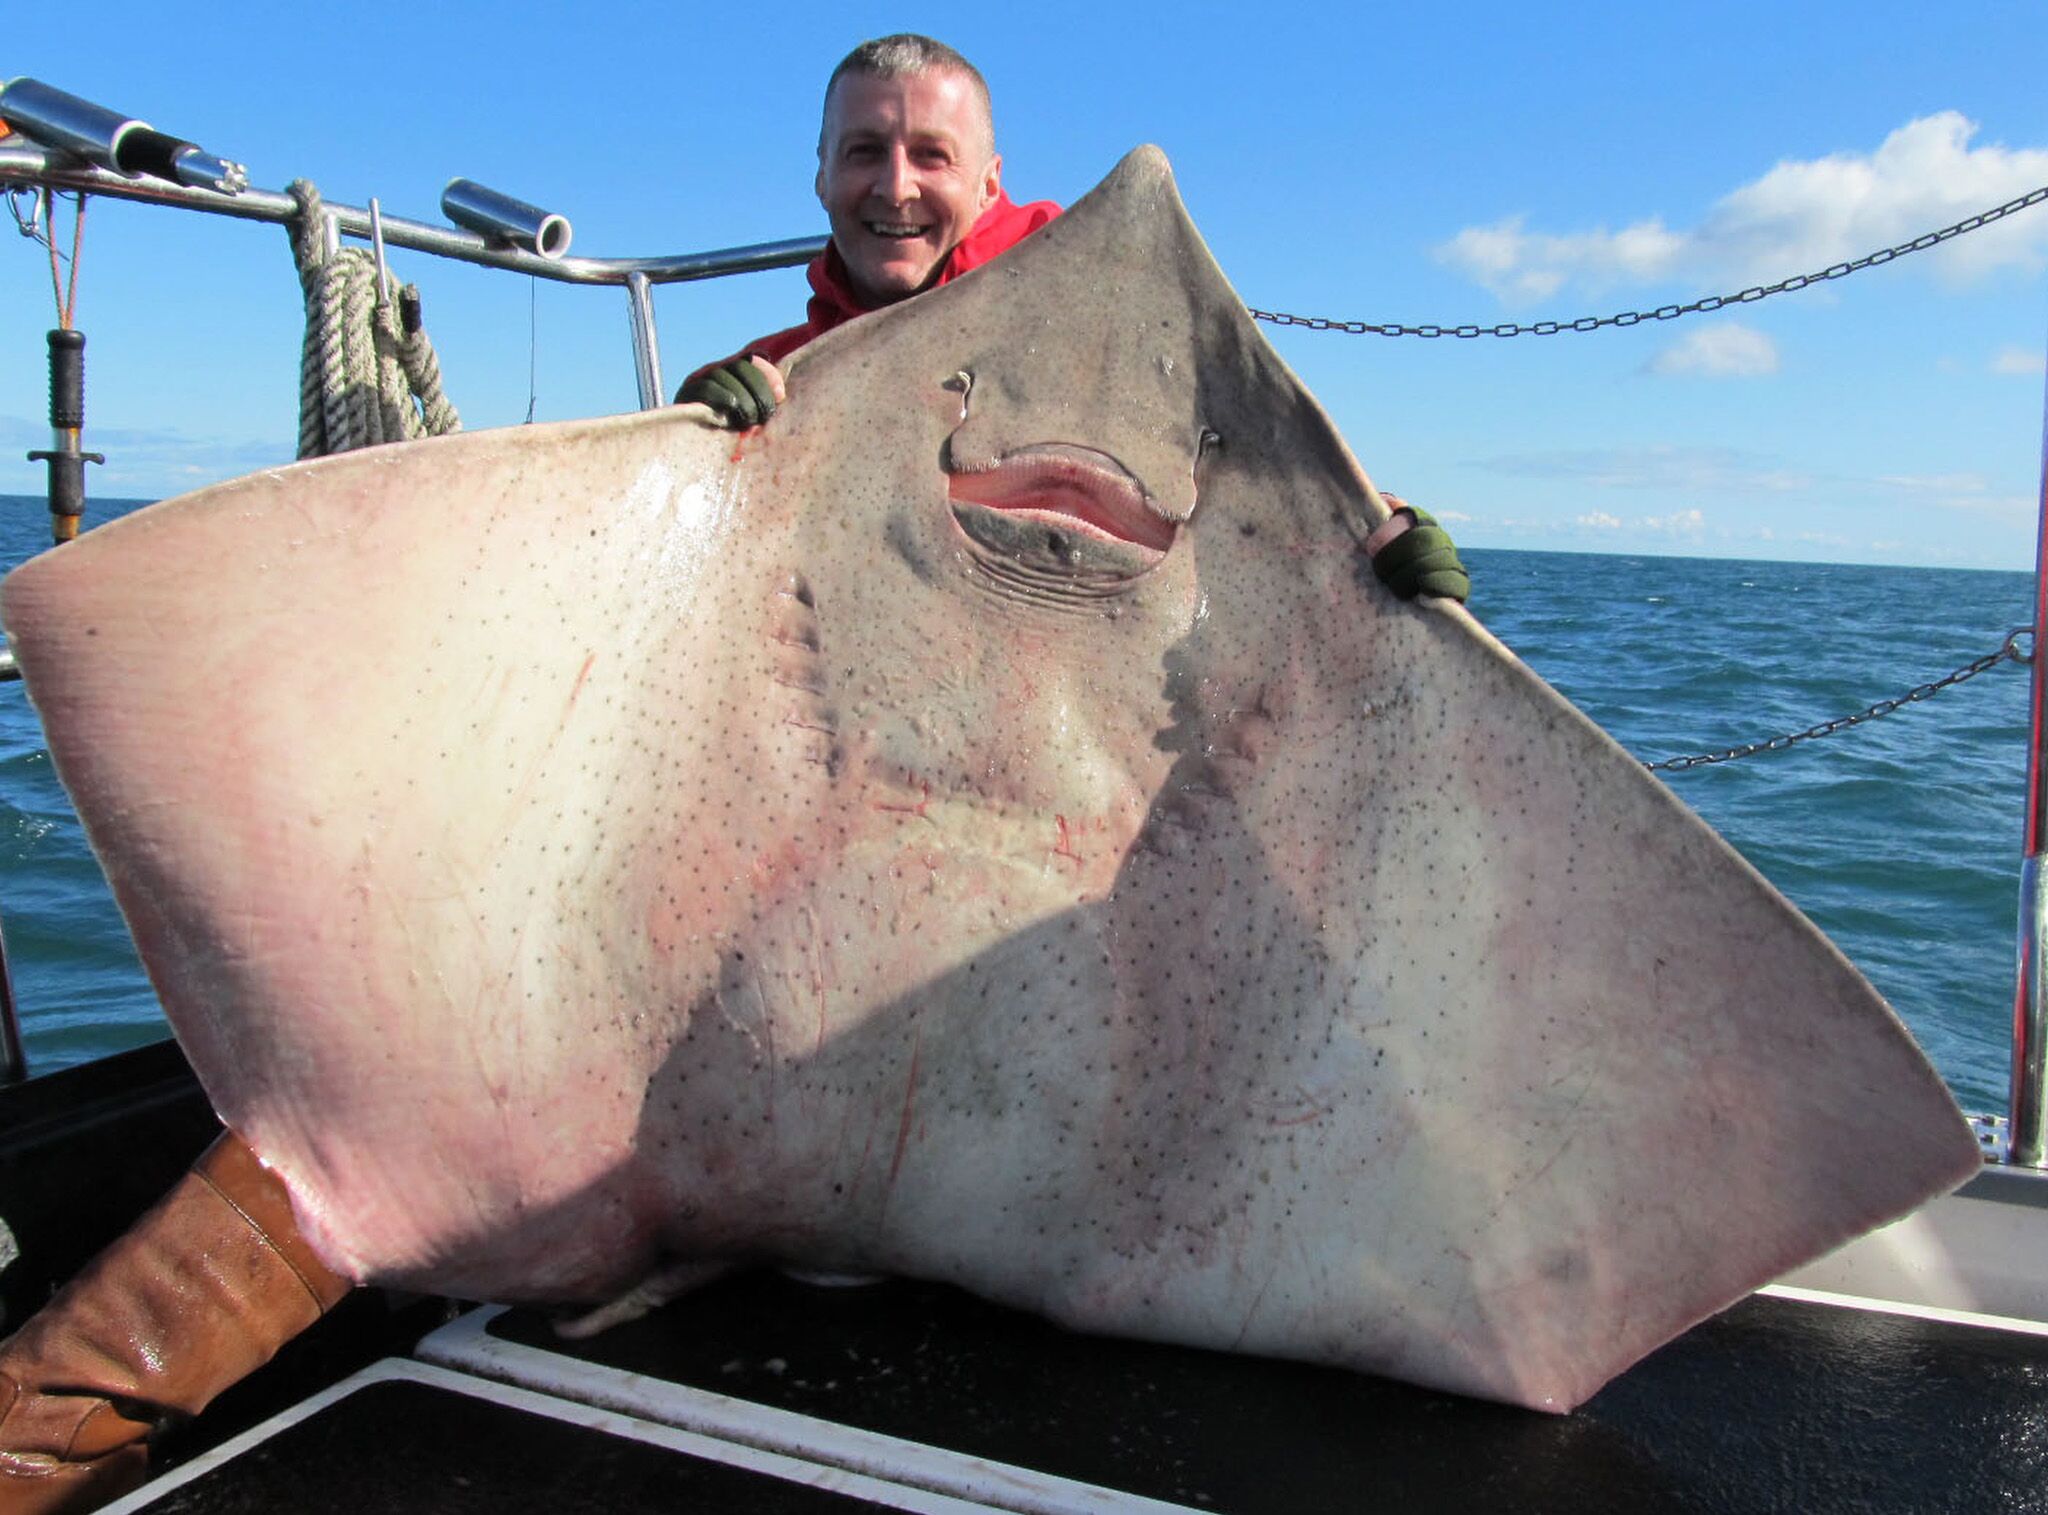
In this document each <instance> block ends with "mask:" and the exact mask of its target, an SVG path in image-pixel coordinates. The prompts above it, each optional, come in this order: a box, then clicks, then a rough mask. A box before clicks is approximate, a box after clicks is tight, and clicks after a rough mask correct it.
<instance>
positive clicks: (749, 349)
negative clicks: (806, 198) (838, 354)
mask: <svg viewBox="0 0 2048 1515" xmlns="http://www.w3.org/2000/svg"><path fill="white" fill-rule="evenodd" d="M1059 213H1060V208H1059V206H1057V205H1056V204H1054V203H1053V202H1052V201H1050V200H1033V201H1032V202H1031V203H1030V204H1029V205H1018V204H1016V203H1014V202H1013V201H1012V200H1011V199H1010V197H1009V196H1008V195H1006V194H1003V193H1001V192H1000V191H999V192H998V193H997V195H996V203H995V204H993V205H991V206H990V207H989V208H988V209H987V210H985V211H983V212H982V213H981V216H980V218H979V219H978V220H976V221H975V223H974V229H973V230H972V231H970V232H968V234H967V235H966V236H964V237H962V238H961V239H960V244H959V246H957V247H955V248H954V249H953V251H952V252H951V253H949V254H947V256H946V262H945V266H944V267H943V268H941V269H940V270H939V277H938V278H937V279H936V280H935V281H934V282H933V286H932V287H933V288H937V287H938V286H939V285H940V284H950V283H951V282H952V281H953V280H955V279H957V278H959V277H960V276H961V275H962V274H964V273H966V272H967V271H968V270H969V269H973V268H979V267H981V265H982V264H984V263H986V262H988V261H989V260H990V259H991V258H994V257H995V256H996V255H997V254H998V253H1005V252H1008V251H1009V250H1010V249H1011V248H1013V247H1015V246H1016V245H1017V244H1018V243H1019V242H1022V241H1023V240H1024V239H1025V238H1026V237H1028V236H1030V235H1031V234H1032V233H1033V232H1035V231H1037V230H1038V228H1039V227H1041V226H1043V225H1045V223H1046V222H1048V221H1050V220H1051V219H1052V218H1053V217H1054V216H1057V215H1058V214H1059ZM810 276H811V303H810V304H809V305H808V306H807V307H806V308H805V312H804V313H805V315H806V317H807V318H808V319H806V320H805V321H804V323H803V324H802V325H801V326H791V327H789V328H787V329H785V330H783V331H778V332H773V333H771V334H770V335H768V336H765V337H762V338H761V339H760V340H759V341H755V342H749V343H748V344H747V345H746V346H745V347H742V348H741V349H740V350H739V351H738V352H736V353H734V354H733V355H732V357H730V358H720V359H719V360H718V362H717V363H706V364H705V365H704V366H703V367H702V368H700V369H698V370H697V371H696V373H692V374H691V375H690V378H689V379H685V380H684V381H683V383H684V384H685V385H687V384H688V383H689V382H690V380H691V379H695V378H696V377H697V375H698V374H702V373H707V372H709V371H710V370H711V369H714V368H717V367H718V366H719V365H720V364H723V363H730V362H732V361H733V359H734V358H744V357H750V356H753V355H754V354H757V353H758V354H759V355H760V356H761V357H764V358H766V359H767V360H768V361H769V362H771V363H780V362H781V361H782V360H783V359H784V358H786V357H788V356H789V355H790V354H791V353H793V352H795V351H796V350H797V349H798V348H799V347H802V346H803V345H804V344H805V343H806V342H809V341H810V340H811V339H812V338H814V337H822V336H823V335H824V334H825V333H826V332H828V331H830V330H831V329H832V328H833V327H835V326H843V325H845V324H846V323H847V322H848V321H851V320H852V319H853V318H854V317H855V316H864V315H866V314H867V313H868V312H869V311H871V310H874V309H876V308H877V307H875V306H872V305H863V304H862V303H861V301H860V297H859V296H858V295H856V294H855V293H854V292H853V286H852V285H851V284H850V283H849V282H848V280H847V275H846V264H845V262H844V261H843V260H842V259H841V258H840V256H839V249H838V248H837V247H834V246H832V245H831V244H829V243H828V244H826V247H825V250H824V251H823V252H821V253H819V254H818V256H817V257H815V258H813V259H811V268H810Z"/></svg>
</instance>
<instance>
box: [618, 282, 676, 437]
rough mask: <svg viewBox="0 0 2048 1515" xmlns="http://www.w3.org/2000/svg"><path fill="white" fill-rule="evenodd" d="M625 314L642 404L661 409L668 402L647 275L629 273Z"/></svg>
mask: <svg viewBox="0 0 2048 1515" xmlns="http://www.w3.org/2000/svg"><path fill="white" fill-rule="evenodd" d="M626 315H627V319H628V320H630V321H631V322H632V325H633V377H634V378H635V379H636V380H637V381H638V382H639V385H640V408H641V409H642V410H659V409H661V407H662V406H663V405H664V404H665V403H666V402H667V396H666V395H665V394H664V393H663V391H662V387H661V338H660V337H658V336H656V335H655V331H654V294H653V291H652V289H651V288H650V287H649V285H648V282H647V275H646V274H644V273H640V272H638V271H637V270H636V271H635V272H633V273H629V274H627V275H626Z"/></svg>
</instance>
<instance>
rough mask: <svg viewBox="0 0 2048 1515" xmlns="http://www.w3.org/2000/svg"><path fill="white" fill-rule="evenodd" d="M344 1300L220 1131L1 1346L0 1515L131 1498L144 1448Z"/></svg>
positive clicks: (285, 1206) (250, 1162) (248, 1158)
mask: <svg viewBox="0 0 2048 1515" xmlns="http://www.w3.org/2000/svg"><path fill="white" fill-rule="evenodd" d="M349 1288H350V1285H349V1282H348V1280H346V1279H344V1278H342V1277H340V1276H339V1275H338V1274H336V1273H334V1272H332V1271H330V1270H329V1269H328V1267H327V1265H326V1264H325V1263H323V1262H321V1261H320V1259H319V1258H317V1257H316V1256H314V1255H313V1249H312V1248H311V1247H310V1246H308V1245H307V1244H306V1241H305V1238H304V1237H302V1236H300V1235H299V1228H298V1225H297V1223H296V1222H295V1221H294V1220H293V1218H292V1207H291V1201H290V1199H289V1198H287V1197H286V1194H285V1189H284V1185H283V1184H282V1183H281V1182H279V1181H278V1179H277V1178H276V1177H275V1176H273V1175H272V1174H271V1173H270V1172H268V1171H267V1170H266V1169H265V1168H264V1167H263V1165H262V1164H261V1163H259V1162H257V1160H256V1154H255V1153H253V1152H251V1151H250V1150H249V1148H248V1147H247V1146H246V1145H244V1143H243V1141H242V1139H241V1138H240V1137H238V1136H236V1135H235V1134H234V1133H233V1132H232V1131H230V1132H228V1133H227V1134H226V1135H224V1136H222V1137H221V1138H220V1139H219V1140H218V1141H216V1142H215V1143H214V1144H213V1145H212V1146H211V1147H209V1148H207V1150H206V1153H205V1155H204V1156H202V1157H201V1158H200V1159H199V1161H198V1162H196V1163H194V1164H193V1165H192V1171H191V1172H189V1173H187V1174H186V1175H185V1176H184V1177H183V1178H182V1179H180V1180H178V1183H177V1185H176V1186H175V1187H174V1188H173V1189H172V1190H171V1192H170V1193H169V1194H167V1195H165V1196H164V1198H163V1199H162V1200H161V1201H160V1202H159V1203H158V1204H157V1206H156V1208H155V1209H153V1210H151V1211H149V1212H148V1213H147V1214H146V1215H144V1216H143V1217H142V1219H141V1220H139V1221H137V1222H136V1223H135V1225H134V1226H133V1227H131V1228H130V1229H129V1231H128V1232H127V1234H126V1235H124V1236H122V1237H121V1238H120V1239H119V1240H118V1241H116V1242H115V1243H114V1244H113V1245H112V1246H110V1247H108V1248H107V1250H106V1251H104V1252H102V1253H101V1254H100V1255H99V1256H98V1257H96V1258H94V1259H93V1260H92V1262H91V1263H89V1264H88V1265H87V1266H86V1268H85V1270H84V1271H83V1272H81V1273H80V1274H79V1275H78V1277H77V1278H75V1279H73V1280H72V1281H71V1282H70V1283H69V1284H68V1285H66V1286H65V1288H64V1289H63V1290H62V1291H61V1292H60V1293H58V1294H57V1296H56V1297H55V1298H54V1299H52V1300H51V1301H50V1302H49V1303H48V1304H47V1305H45V1306H44V1307H43V1308H42V1309H41V1310H38V1311H37V1312H36V1313H35V1315H33V1316H32V1317H30V1319H29V1322H28V1324H27V1325H25V1326H23V1327H22V1328H21V1330H20V1331H19V1332H18V1333H16V1334H15V1336H13V1337H12V1338H11V1339H10V1340H8V1341H6V1342H5V1343H0V1515H54V1512H64V1515H70V1512H75V1511H83V1510H92V1509H97V1508H98V1507H99V1506H100V1505H102V1504H104V1503H106V1502H107V1501H108V1500H110V1499H114V1498H116V1497H117V1496H119V1495H122V1494H125V1493H127V1492H128V1490H130V1489H132V1488H134V1487H135V1486H136V1485H137V1484H139V1483H141V1482H142V1480H143V1478H144V1476H145V1474H146V1472H147V1470H148V1453H147V1451H146V1449H145V1445H144V1439H145V1438H146V1437H147V1436H148V1435H149V1434H150V1433H151V1432H152V1431H154V1430H155V1429H156V1428H157V1427H158V1426H159V1425H162V1424H163V1423H165V1422H167V1421H171V1420H175V1419H180V1418H183V1417H187V1416H191V1415H196V1414H197V1413H198V1412H199V1411H200V1410H201V1409H203V1408H204V1407H205V1406H206V1404H207V1402H208V1401H210V1400H211V1399H212V1398H213V1397H214V1396H215V1395H216V1394H218V1393H220V1392H221V1390H223V1389H225V1388H227V1387H228V1386H229V1385H230V1384H233V1383H235V1382H236V1381H237V1380H238V1379H241V1378H242V1377H244V1376H245V1375H247V1374H248V1373H250V1372H252V1371H253V1370H254V1369H256V1368H259V1367H261V1366H262V1365H263V1364H264V1363H266V1362H268V1361H269V1360H270V1359H271V1357H272V1356H273V1355H274V1354H275V1353H276V1351H277V1349H278V1348H279V1347H281V1346H283V1345H284V1344H285V1343H286V1342H288V1341H290V1340H291V1339H292V1338H293V1337H294V1336H296V1335H298V1334H299V1333H300V1332H301V1331H303V1330H305V1329H306V1327H308V1326H310V1325H312V1324H313V1322H314V1321H316V1320H318V1319H319V1318H320V1317H321V1316H322V1315H324V1314H326V1313H327V1311H328V1310H329V1309H331V1308H333V1306H334V1304H335V1302H336V1301H337V1300H339V1299H340V1298H341V1297H342V1296H343V1295H344V1294H346V1293H348V1291H349Z"/></svg>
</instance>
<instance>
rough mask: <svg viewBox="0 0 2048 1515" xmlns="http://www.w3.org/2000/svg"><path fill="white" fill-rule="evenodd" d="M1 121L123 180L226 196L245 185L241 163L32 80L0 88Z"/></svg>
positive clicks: (247, 183)
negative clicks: (148, 179)
mask: <svg viewBox="0 0 2048 1515" xmlns="http://www.w3.org/2000/svg"><path fill="white" fill-rule="evenodd" d="M0 118H4V119H5V120H6V121H7V123H8V125H10V126H12V127H14V128H16V129H17V130H18V131H20V132H21V133H22V134H23V135H24V136H28V137H33V138H34V139H35V140H36V141H38V142H41V143H43V144H44V145H46V146H49V147H54V148H57V149H58V150H59V151H62V152H67V153H71V154H74V155H75V156H77V157H80V158H83V159H85V161H86V162H88V163H91V164H94V165H96V166H98V167H100V168H104V169H108V170H110V171H112V172H114V173H118V174H121V175H123V176H125V177H128V178H133V177H135V176H137V175H139V174H151V175H153V176H155V177H156V178H159V179H164V180H168V181H169V182H171V183H173V184H183V185H185V186H187V187H189V188H193V189H209V190H213V191H215V192H216V193H219V194H228V195H232V194H239V193H240V192H241V191H242V190H244V189H246V188H248V185H249V174H248V170H247V169H245V168H243V167H242V165H241V164H239V163H231V162H229V161H228V160H227V159H225V158H219V157H215V156H214V155H213V154H212V153H210V152H207V151H206V150H205V149H204V148H202V147H200V146H199V145H198V144H196V143H193V142H187V141H185V140H184V139H183V138H181V137H174V136H171V135H170V134H168V133H166V132H160V131H157V130H156V129H155V128H154V127H152V126H151V125H150V124H149V123H148V122H147V121H138V120H136V119H135V118H134V117H133V116H124V115H122V114H121V113H120V112H119V111H111V110H108V109H107V108H106V107H105V106H103V105H95V104H93V103H92V101H90V100H81V99H79V98H78V96H76V95H67V94H66V93H64V91H63V90H61V89H53V88H51V87H50V86H49V85H47V84H44V83H43V82H41V81H40V80H37V79H30V78H27V77H23V78H20V79H16V80H14V81H12V82H11V83H9V84H8V85H7V86H6V87H5V88H4V89H0Z"/></svg>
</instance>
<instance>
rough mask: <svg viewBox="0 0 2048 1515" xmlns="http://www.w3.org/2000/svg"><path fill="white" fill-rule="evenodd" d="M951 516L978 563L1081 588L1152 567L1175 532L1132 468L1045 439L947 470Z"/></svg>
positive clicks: (1176, 528) (1104, 455)
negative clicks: (990, 559)
mask: <svg viewBox="0 0 2048 1515" xmlns="http://www.w3.org/2000/svg"><path fill="white" fill-rule="evenodd" d="M946 492H947V494H948V495H949V496H950V497H951V498H952V501H953V519H954V521H955V522H956V523H957V524H958V525H959V527H960V530H961V531H962V532H964V533H965V534H966V536H967V538H968V539H969V541H971V542H972V543H974V544H975V545H976V546H977V547H979V548H980V549H982V553H981V554H978V556H984V560H985V561H986V555H988V554H993V555H994V556H995V557H996V558H997V559H998V560H1000V561H1002V562H1003V563H1005V564H1006V565H1008V566H1011V567H1014V568H1018V569H1023V570H1026V571H1031V572H1034V573H1040V574H1055V575H1063V576H1066V577H1068V578H1072V579H1074V580H1076V581H1079V582H1089V581H1104V580H1107V581H1111V582H1120V581H1124V580H1128V579H1134V578H1136V577H1138V576H1139V575H1140V574H1143V573H1146V572H1149V571H1150V570H1151V569H1153V568H1156V567H1157V566H1158V565H1159V563H1160V562H1161V561H1162V560H1163V559H1164V558H1165V557H1166V554H1167V550H1168V549H1169V548H1171V547H1172V546H1173V543H1174V538H1175V537H1176V536H1177V535H1178V534H1179V531H1180V523H1179V522H1177V521H1174V520H1173V519H1171V518H1170V517H1168V516H1166V515H1164V514H1162V513H1161V512H1160V511H1159V509H1158V508H1157V507H1156V506H1154V505H1153V503H1152V502H1151V500H1150V499H1148V498H1147V497H1146V494H1145V491H1144V490H1143V488H1141V487H1140V486H1139V484H1138V481H1137V480H1136V479H1134V478H1132V477H1131V474H1130V471H1129V470H1128V469H1126V468H1125V467H1124V466H1123V465H1122V464H1121V463H1119V462H1117V460H1116V459H1115V458H1112V457H1110V456H1109V455H1108V454H1107V453H1103V452H1097V451H1096V450H1095V449H1094V448H1092V447H1075V446H1071V445H1069V444H1066V443H1058V442H1048V443H1041V444H1038V445H1035V446H1031V447H1020V448H1018V449H1017V450H1015V451H1014V452H1008V453H1005V454H1004V455H1003V456H1002V457H1000V458H997V459H996V460H995V462H993V463H991V464H989V465H988V466H987V467H985V468H975V469H971V470H963V471H960V472H954V473H949V474H948V475H947V477H946Z"/></svg>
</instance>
